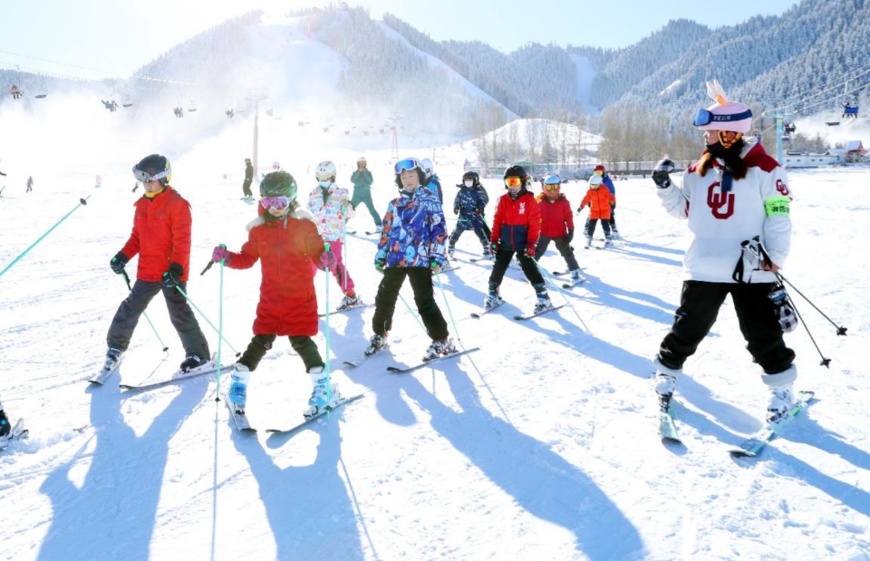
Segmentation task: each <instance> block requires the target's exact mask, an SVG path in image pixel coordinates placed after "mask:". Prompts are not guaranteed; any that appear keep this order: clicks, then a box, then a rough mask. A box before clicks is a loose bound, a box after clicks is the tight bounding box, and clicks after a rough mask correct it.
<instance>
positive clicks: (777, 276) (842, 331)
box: [776, 273, 847, 335]
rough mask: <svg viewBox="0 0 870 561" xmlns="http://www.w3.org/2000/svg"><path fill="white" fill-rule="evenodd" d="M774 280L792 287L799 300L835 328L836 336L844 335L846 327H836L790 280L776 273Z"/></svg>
mask: <svg viewBox="0 0 870 561" xmlns="http://www.w3.org/2000/svg"><path fill="white" fill-rule="evenodd" d="M776 278H778V279H779V280H781V281H782V282H784V283H787V284H788V285H789V286H790V287H792V288H793V289H794V291H795V292H797V293H798V295H800V297H801V298H803V299H804V300H806V301H807V303H808V304H809V305H810V306H812V307H813V308H814V309H815V310H816V311H817V312H819V313H820V314H822V317H823V318H825V319H826V320H828V321H829V322H831V325H833V326H834V327H836V328H837V335H846V329H847V328H846V327H843V326H840V325H837V324H836V323H835V322H834V320H832V319H831V318H829V317H828V316H827V315H825V312H823V311H822V310H820V309H819V307H818V306H816V305H815V304H813V302H812V301H811V300H810V299H809V298H807V297H806V296H805V295H804V293H803V292H801V291H800V290H798V289H797V287H796V286H795V285H793V284H792V283H791V281H790V280H788V279H787V278H785V277H784V276H782V275H781V274H780V273H776ZM792 305H794V301H792ZM795 311H797V310H795ZM804 325H806V324H804Z"/></svg>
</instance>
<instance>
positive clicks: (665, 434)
mask: <svg viewBox="0 0 870 561" xmlns="http://www.w3.org/2000/svg"><path fill="white" fill-rule="evenodd" d="M814 395H815V392H812V391H801V392H798V394H797V399H796V400H795V402H794V405H792V407H791V409H789V411H788V413H786V414H785V415H783V416H782V417H780V418H779V419H777V420H776V421H772V422H770V423H766V424H765V425H764V426H763V427H762V428H761V429H759V430H758V431H756V432H755V433H754V434H752V435H751V436H749V438H746V439H745V440H743V441H742V442H740V443H739V444H737V445H736V446H732V447H730V448H729V449H728V452H729V453H730V454H731V456H732V457H735V458H754V457H755V456H758V454H760V453H761V451H762V450H764V447H765V446H767V444H768V443H769V442H770V441H772V440H773V439H774V438H776V435H777V434H778V433H779V430H780V429H781V428H782V427H783V426H784V425H785V424H786V423H787V422H788V421H789V420H790V419H791V418H792V417H794V416H795V415H797V414H798V413H800V412H801V411H803V410H804V409H805V408H806V407H807V406H808V405H809V404H810V403H811V402H812V400H813V396H814ZM658 427H659V436H661V438H662V441H664V442H673V443H677V444H682V440H681V439H680V436H679V434H678V433H677V426H676V423H675V422H674V417H673V414H672V413H671V411H670V408H667V409H666V408H665V407H664V406H662V407H661V408H660V410H659V413H658Z"/></svg>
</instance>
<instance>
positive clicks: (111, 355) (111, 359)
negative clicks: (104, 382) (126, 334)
mask: <svg viewBox="0 0 870 561" xmlns="http://www.w3.org/2000/svg"><path fill="white" fill-rule="evenodd" d="M123 358H124V351H122V350H121V349H116V348H114V347H109V350H108V351H106V362H105V364H103V371H104V372H109V371H111V370H115V369H117V368H118V367H119V366H120V365H121V360H122V359H123Z"/></svg>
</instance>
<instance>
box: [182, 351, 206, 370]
mask: <svg viewBox="0 0 870 561" xmlns="http://www.w3.org/2000/svg"><path fill="white" fill-rule="evenodd" d="M207 362H208V359H207V358H199V356H197V355H187V357H186V358H185V359H184V361H183V362H182V363H181V366H179V367H178V368H179V370H181V371H182V372H190V371H191V370H193V369H195V368H199V367H200V366H204V365H205V364H206V363H207Z"/></svg>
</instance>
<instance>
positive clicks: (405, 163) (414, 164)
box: [396, 158, 423, 174]
mask: <svg viewBox="0 0 870 561" xmlns="http://www.w3.org/2000/svg"><path fill="white" fill-rule="evenodd" d="M417 168H419V169H423V168H422V167H420V162H418V161H417V159H416V158H405V159H404V160H399V161H398V162H396V174H399V173H402V172H403V171H411V170H412V169H417Z"/></svg>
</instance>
